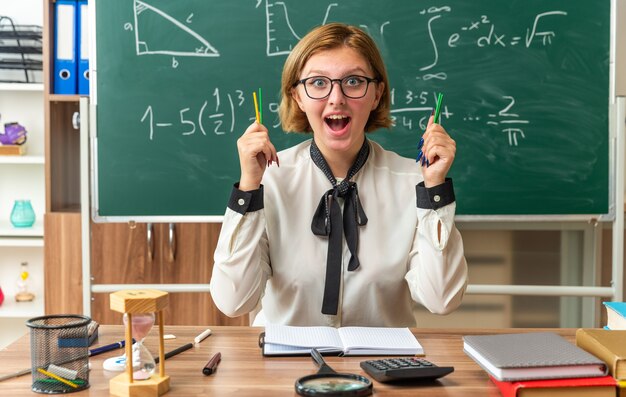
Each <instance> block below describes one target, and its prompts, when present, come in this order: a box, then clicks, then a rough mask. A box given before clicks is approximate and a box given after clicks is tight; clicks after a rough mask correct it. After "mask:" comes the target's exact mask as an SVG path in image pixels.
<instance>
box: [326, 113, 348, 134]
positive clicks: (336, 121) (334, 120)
mask: <svg viewBox="0 0 626 397" xmlns="http://www.w3.org/2000/svg"><path fill="white" fill-rule="evenodd" d="M324 121H325V122H326V125H328V127H329V128H330V129H331V130H333V131H341V130H343V129H344V128H346V126H347V125H348V123H349V122H350V117H348V116H344V115H340V114H333V115H330V116H328V117H326V118H324Z"/></svg>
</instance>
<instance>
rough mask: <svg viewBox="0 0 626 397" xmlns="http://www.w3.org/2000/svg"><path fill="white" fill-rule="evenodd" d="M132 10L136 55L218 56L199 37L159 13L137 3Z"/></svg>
mask: <svg viewBox="0 0 626 397" xmlns="http://www.w3.org/2000/svg"><path fill="white" fill-rule="evenodd" d="M134 8H135V10H134V11H135V48H136V50H137V55H147V54H164V55H178V56H201V57H218V56H220V54H219V52H218V51H217V50H216V49H215V48H214V47H213V46H212V45H211V44H210V43H209V42H208V41H207V40H205V39H204V38H203V37H202V36H200V35H199V34H198V33H196V32H195V31H193V30H192V29H190V28H189V27H188V26H186V25H185V24H183V23H182V22H180V21H178V20H177V19H175V18H173V17H171V16H170V15H168V14H167V13H165V12H163V11H162V10H160V9H158V8H156V7H153V6H151V5H150V4H148V3H145V2H143V1H140V0H135V7H134Z"/></svg>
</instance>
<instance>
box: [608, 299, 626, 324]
mask: <svg viewBox="0 0 626 397" xmlns="http://www.w3.org/2000/svg"><path fill="white" fill-rule="evenodd" d="M602 303H603V304H604V306H606V317H607V324H606V326H607V328H608V329H621V330H626V302H602Z"/></svg>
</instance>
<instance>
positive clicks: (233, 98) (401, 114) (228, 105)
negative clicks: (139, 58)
mask: <svg viewBox="0 0 626 397" xmlns="http://www.w3.org/2000/svg"><path fill="white" fill-rule="evenodd" d="M435 98H436V93H434V92H428V91H421V92H419V93H415V92H413V91H411V90H404V91H403V92H402V95H399V92H398V91H397V90H396V89H395V88H394V89H392V90H391V105H392V109H391V119H392V122H393V127H392V128H400V129H404V130H407V131H417V132H419V131H425V130H426V126H427V124H428V118H429V117H430V113H431V111H432V109H433V107H434V103H435ZM251 102H252V100H251V99H249V98H247V96H246V95H245V93H244V91H243V90H234V91H232V92H222V91H221V90H220V89H219V88H215V89H214V90H213V92H212V95H211V98H210V99H205V100H204V101H203V102H202V103H197V104H195V106H185V107H181V108H180V109H176V111H175V112H174V114H172V112H171V111H169V109H161V108H155V107H154V106H153V105H147V106H146V107H145V110H144V111H143V114H142V115H141V116H140V117H139V118H138V121H139V123H140V124H141V125H142V128H144V129H143V130H142V131H143V132H142V133H145V134H146V136H147V139H148V140H149V141H156V140H158V139H162V138H163V137H172V136H192V135H202V136H206V137H210V136H225V135H229V134H235V135H237V136H238V135H241V134H242V133H243V131H245V129H246V128H247V127H248V125H249V124H251V123H252V122H253V121H254V120H255V115H254V113H253V112H252V109H253V104H252V103H251ZM497 103H498V105H499V106H500V109H499V111H498V112H496V113H488V114H486V115H461V112H458V113H459V114H458V115H456V114H455V113H454V112H453V111H452V110H451V109H450V107H449V106H448V105H445V104H444V106H443V109H442V111H441V119H442V123H445V121H446V120H452V119H454V118H461V119H462V120H463V122H464V125H467V123H478V124H479V126H482V127H483V128H488V129H489V131H495V132H496V133H504V134H505V136H506V138H504V139H503V141H505V142H508V145H509V146H518V145H519V143H520V139H525V138H526V134H525V132H524V129H523V127H525V126H528V125H529V124H530V121H529V120H527V119H524V118H522V117H520V115H519V114H518V113H516V109H515V107H516V106H515V98H514V97H513V96H503V97H502V98H499V99H498V101H497ZM267 110H269V111H270V112H271V113H272V114H273V115H274V117H273V121H269V120H271V118H267V119H266V120H268V121H269V122H268V123H265V124H266V126H267V127H268V128H270V129H277V128H280V121H279V119H278V103H276V102H270V103H268V104H267Z"/></svg>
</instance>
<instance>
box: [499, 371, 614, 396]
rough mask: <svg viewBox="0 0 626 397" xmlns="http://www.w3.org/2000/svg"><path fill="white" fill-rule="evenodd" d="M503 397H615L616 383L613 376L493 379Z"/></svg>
mask: <svg viewBox="0 0 626 397" xmlns="http://www.w3.org/2000/svg"><path fill="white" fill-rule="evenodd" d="M490 378H491V381H492V382H493V383H494V384H495V385H496V386H498V389H500V394H502V397H553V396H563V397H565V396H567V397H614V396H615V386H616V381H615V379H613V377H611V376H598V377H595V378H573V379H545V380H522V381H517V382H501V381H499V380H497V379H494V378H493V377H490Z"/></svg>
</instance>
